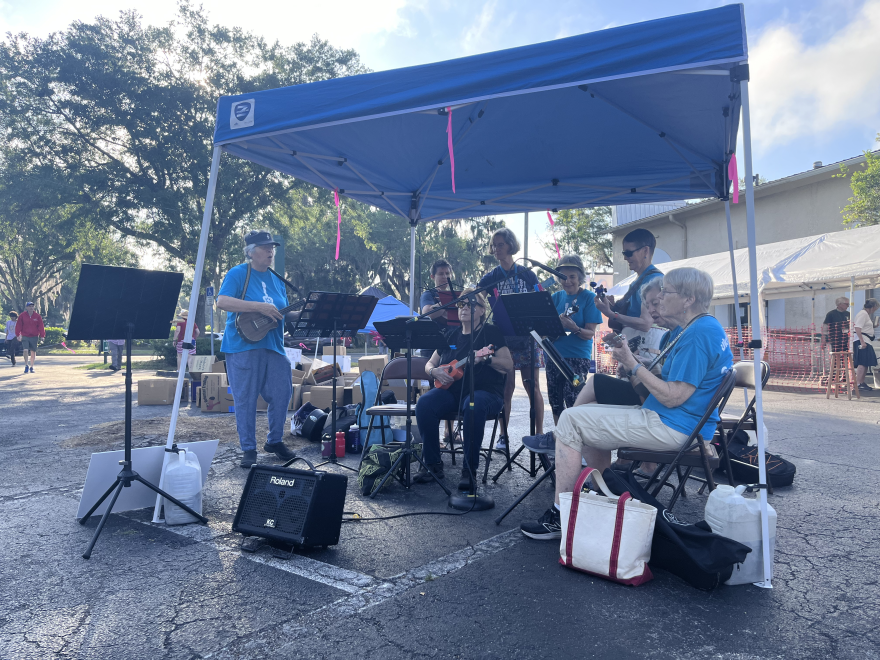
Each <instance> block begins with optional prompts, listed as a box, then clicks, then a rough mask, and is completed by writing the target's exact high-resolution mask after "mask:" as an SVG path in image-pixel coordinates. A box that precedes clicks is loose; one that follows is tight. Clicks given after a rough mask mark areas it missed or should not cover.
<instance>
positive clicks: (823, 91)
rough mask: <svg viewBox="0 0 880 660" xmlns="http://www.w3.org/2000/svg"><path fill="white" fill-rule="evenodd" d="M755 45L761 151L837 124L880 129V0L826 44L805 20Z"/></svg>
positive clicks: (754, 102) (754, 98)
mask: <svg viewBox="0 0 880 660" xmlns="http://www.w3.org/2000/svg"><path fill="white" fill-rule="evenodd" d="M750 50H751V52H750V57H749V60H750V63H751V82H750V85H749V91H750V93H751V106H752V131H753V136H754V138H753V139H754V140H755V144H756V147H757V148H758V149H759V150H767V149H769V148H771V147H774V146H779V145H784V144H787V143H789V142H791V141H792V140H795V139H797V138H800V137H806V136H809V135H814V134H821V133H823V132H829V131H831V130H832V129H839V128H843V127H853V126H858V127H869V128H871V129H878V128H880V0H866V2H865V3H864V5H863V6H862V8H861V9H860V10H859V11H858V12H857V13H856V14H855V15H854V16H853V19H852V20H851V21H850V22H849V23H848V24H847V25H845V26H844V27H843V28H841V29H840V30H838V31H837V32H836V33H834V34H833V35H831V37H830V38H829V39H827V40H826V41H824V42H821V43H817V44H814V45H808V44H806V43H805V42H804V35H803V31H802V30H801V29H799V27H798V26H794V25H777V26H774V27H771V28H768V29H767V30H765V31H764V32H763V33H762V34H761V36H760V37H759V39H758V41H757V44H756V45H755V46H754V47H753V48H751V49H750Z"/></svg>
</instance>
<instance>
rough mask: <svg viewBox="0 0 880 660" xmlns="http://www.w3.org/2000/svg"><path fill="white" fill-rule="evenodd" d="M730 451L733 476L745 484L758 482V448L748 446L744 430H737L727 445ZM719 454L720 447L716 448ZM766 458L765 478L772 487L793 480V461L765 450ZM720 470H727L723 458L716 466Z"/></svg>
mask: <svg viewBox="0 0 880 660" xmlns="http://www.w3.org/2000/svg"><path fill="white" fill-rule="evenodd" d="M727 448H728V450H729V451H730V469H731V470H733V478H734V479H736V480H737V481H740V482H742V483H745V484H756V483H758V448H757V447H750V446H749V435H748V434H747V433H746V432H745V431H737V433H736V435H734V436H733V437H732V438H731V439H730V442H729V443H728V445H727ZM718 455H719V456H720V455H721V448H720V447H719V448H718ZM765 456H766V458H767V479H768V480H769V481H770V485H771V486H773V488H778V487H780V486H791V484H792V482H793V481H794V475H795V472H797V468H796V467H795V465H794V463H791V462H790V461H787V460H785V459H784V458H782V457H781V456H777V455H776V454H771V453H770V452H765ZM718 467H719V469H720V470H721V471H722V472H726V471H727V464H726V462H725V461H724V459H722V460H721V465H719V466H718Z"/></svg>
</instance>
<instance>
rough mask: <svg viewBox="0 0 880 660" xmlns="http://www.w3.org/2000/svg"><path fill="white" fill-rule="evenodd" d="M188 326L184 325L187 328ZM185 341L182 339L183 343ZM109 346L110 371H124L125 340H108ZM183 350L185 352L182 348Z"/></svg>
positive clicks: (178, 360)
mask: <svg viewBox="0 0 880 660" xmlns="http://www.w3.org/2000/svg"><path fill="white" fill-rule="evenodd" d="M185 325H186V324H184V326H185ZM182 341H183V340H182V339H181V342H182ZM107 346H108V347H109V348H110V369H111V370H113V371H119V370H120V369H122V353H123V351H125V340H124V339H108V340H107ZM181 350H183V349H182V348H181ZM177 368H178V369H180V353H178V354H177Z"/></svg>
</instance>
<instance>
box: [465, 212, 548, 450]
mask: <svg viewBox="0 0 880 660" xmlns="http://www.w3.org/2000/svg"><path fill="white" fill-rule="evenodd" d="M519 247H520V246H519V240H518V239H517V238H516V234H514V233H513V232H512V231H511V230H510V229H508V228H507V227H502V228H501V229H497V230H495V232H494V233H493V234H492V241H491V242H490V244H489V251H490V252H491V253H492V255H493V256H494V257H495V258H496V259H497V260H498V266H496V267H495V268H493V269H492V270H491V271H489V272H488V273H486V274H485V275H484V276H483V278H482V279H481V280H480V282H479V284H477V287H478V288H482V287H484V286H488V285H489V284H494V285H495V286H494V287H493V288H494V291H492V290H490V293H491V294H492V295H490V298H491V300H490V302H491V303H492V306H493V309H494V307H495V303H496V301H497V299H498V296H503V295H506V294H508V293H531V292H533V291H536V290H538V289H537V288H538V287H539V285H538V278H537V276H535V274H534V273H533V272H532V271H530V270H529V269H528V268H525V267H523V266H519V265H517V264H515V263H514V261H513V255H515V254H516V253H517V252H519ZM496 293H497V295H496ZM493 323H494V324H495V325H497V326H498V327H499V328H500V329H501V331H502V332H503V333H504V339H505V341H506V342H507V347H508V348H509V349H510V354H511V355H512V356H513V366H514V369H516V370H517V371H519V377H520V380H521V381H522V384H523V387H525V389H526V392H527V393H529V397H531V388H530V387H529V386H528V381H529V378H531V371H530V369H529V363H530V362H529V357H530V354H531V350H530V348H529V345H530V343H531V341H532V340H531V339H530V338H529V337H520V336H518V335H515V334H513V325H511V323H510V319H509V318H508V316H507V314H506V313H498V314H495V316H494V318H493ZM543 366H544V353H543V352H542V351H541V349H536V350H535V381H536V382H535V388H534V391H535V397H534V401H531V403H533V404H534V408H535V432H536V433H543V432H544V397H543V396H541V388H540V387H539V384H538V382H537V380H538V373H539V369H540V368H541V367H543ZM515 385H516V384H515V383H514V382H513V378H509V379H508V382H507V386H506V388H505V391H504V414H505V416H507V417H508V418H509V417H510V401H511V399H512V398H513V390H514V387H515ZM496 446H499V447H500V446H501V445H500V443H499V444H498V445H496Z"/></svg>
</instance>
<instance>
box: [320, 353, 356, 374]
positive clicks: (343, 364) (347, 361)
mask: <svg viewBox="0 0 880 660" xmlns="http://www.w3.org/2000/svg"><path fill="white" fill-rule="evenodd" d="M323 361H324V363H325V364H333V356H332V355H325V356H324V357H323ZM336 364H337V365H338V366H339V368H340V369H341V370H342V372H346V371H351V357H350V356H348V355H337V356H336Z"/></svg>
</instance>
